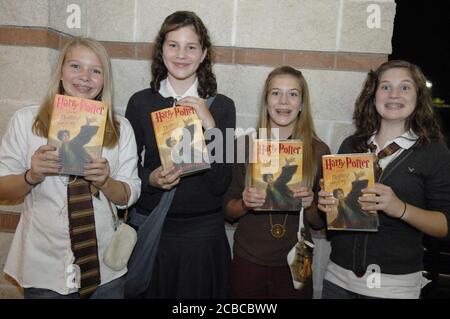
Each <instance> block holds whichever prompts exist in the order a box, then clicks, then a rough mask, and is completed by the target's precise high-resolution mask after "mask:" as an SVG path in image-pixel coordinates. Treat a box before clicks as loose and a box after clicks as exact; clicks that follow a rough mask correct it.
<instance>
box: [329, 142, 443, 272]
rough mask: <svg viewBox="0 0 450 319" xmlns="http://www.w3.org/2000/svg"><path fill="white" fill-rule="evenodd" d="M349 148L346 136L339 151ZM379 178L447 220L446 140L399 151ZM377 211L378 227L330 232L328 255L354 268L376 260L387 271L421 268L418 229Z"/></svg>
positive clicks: (406, 198) (400, 195) (408, 200)
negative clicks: (439, 213)
mask: <svg viewBox="0 0 450 319" xmlns="http://www.w3.org/2000/svg"><path fill="white" fill-rule="evenodd" d="M353 152H354V151H353V150H352V146H351V139H350V138H347V139H346V140H345V141H344V142H343V143H342V145H341V147H340V149H339V153H340V154H346V153H353ZM379 183H382V184H384V185H387V186H390V187H391V188H392V190H393V191H394V193H395V194H396V195H397V197H398V198H400V199H401V200H403V201H405V202H406V203H408V204H410V205H413V206H416V207H419V208H423V209H427V210H432V211H439V212H442V213H444V214H445V216H446V217H447V225H450V223H449V217H450V152H449V150H448V148H447V147H446V146H445V145H444V144H442V143H438V142H431V143H430V144H427V145H424V146H422V147H420V148H418V147H412V148H411V149H409V150H405V151H403V152H402V153H401V154H400V155H399V156H398V157H396V158H395V159H394V160H393V161H392V162H391V163H389V165H388V166H387V167H386V168H385V170H384V172H383V175H382V177H381V180H380V181H379ZM378 216H379V220H380V226H379V228H378V232H374V233H366V232H338V231H330V240H331V246H332V250H331V260H332V261H333V262H335V263H336V264H338V265H340V266H341V267H344V268H346V269H348V270H352V271H355V272H356V273H360V272H361V271H362V270H365V269H366V267H367V266H368V265H371V264H376V265H379V266H380V268H381V272H382V273H385V274H394V275H400V274H408V273H413V272H417V271H420V270H422V269H423V265H422V258H423V246H422V237H423V234H422V232H420V231H419V230H417V229H416V228H414V227H412V226H410V225H409V224H407V223H406V222H404V221H402V220H400V219H398V218H393V217H389V216H388V215H386V214H385V213H384V212H382V211H379V212H378ZM449 238H450V235H449V234H447V237H446V239H447V240H448V239H449Z"/></svg>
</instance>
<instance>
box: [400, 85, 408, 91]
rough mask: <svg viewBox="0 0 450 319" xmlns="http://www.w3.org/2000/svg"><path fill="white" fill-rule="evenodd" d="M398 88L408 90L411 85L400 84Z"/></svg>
mask: <svg viewBox="0 0 450 319" xmlns="http://www.w3.org/2000/svg"><path fill="white" fill-rule="evenodd" d="M400 90H402V91H409V90H411V86H410V85H407V84H404V85H402V86H400Z"/></svg>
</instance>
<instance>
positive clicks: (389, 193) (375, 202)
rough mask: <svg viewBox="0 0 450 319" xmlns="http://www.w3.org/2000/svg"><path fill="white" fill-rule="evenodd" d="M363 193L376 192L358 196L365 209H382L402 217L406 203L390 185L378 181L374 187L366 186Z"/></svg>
mask: <svg viewBox="0 0 450 319" xmlns="http://www.w3.org/2000/svg"><path fill="white" fill-rule="evenodd" d="M361 192H362V193H363V194H375V196H360V197H359V198H358V201H359V203H360V204H361V208H362V209H363V210H382V211H384V212H385V213H386V215H388V216H391V217H395V218H400V217H401V216H402V214H403V210H404V207H405V203H404V202H403V201H402V200H401V199H399V198H398V197H397V195H395V193H394V191H393V190H392V188H390V187H389V186H386V185H383V184H379V183H376V184H375V186H374V188H364V189H363V190H362V191H361Z"/></svg>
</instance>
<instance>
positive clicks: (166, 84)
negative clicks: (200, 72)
mask: <svg viewBox="0 0 450 319" xmlns="http://www.w3.org/2000/svg"><path fill="white" fill-rule="evenodd" d="M159 94H161V95H162V96H163V97H165V98H167V97H173V98H174V99H176V100H180V99H182V98H184V97H186V96H193V97H199V96H198V79H195V81H194V83H192V85H191V86H190V88H189V89H187V90H186V92H184V93H183V94H182V95H178V94H177V93H176V92H175V90H174V89H173V87H172V85H171V84H170V81H169V78H165V79H164V80H162V81H161V84H160V87H159Z"/></svg>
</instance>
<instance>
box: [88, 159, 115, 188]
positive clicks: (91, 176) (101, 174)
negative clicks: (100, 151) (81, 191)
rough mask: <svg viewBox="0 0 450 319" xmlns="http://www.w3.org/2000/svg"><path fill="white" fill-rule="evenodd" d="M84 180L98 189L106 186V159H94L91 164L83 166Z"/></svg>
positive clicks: (107, 169)
mask: <svg viewBox="0 0 450 319" xmlns="http://www.w3.org/2000/svg"><path fill="white" fill-rule="evenodd" d="M84 173H85V174H86V176H84V179H85V180H87V181H90V182H92V185H94V186H95V187H97V188H98V189H102V188H105V187H107V186H108V179H109V174H110V170H109V162H108V160H107V159H106V158H104V157H102V158H95V159H93V160H92V163H89V164H86V165H84Z"/></svg>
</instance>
